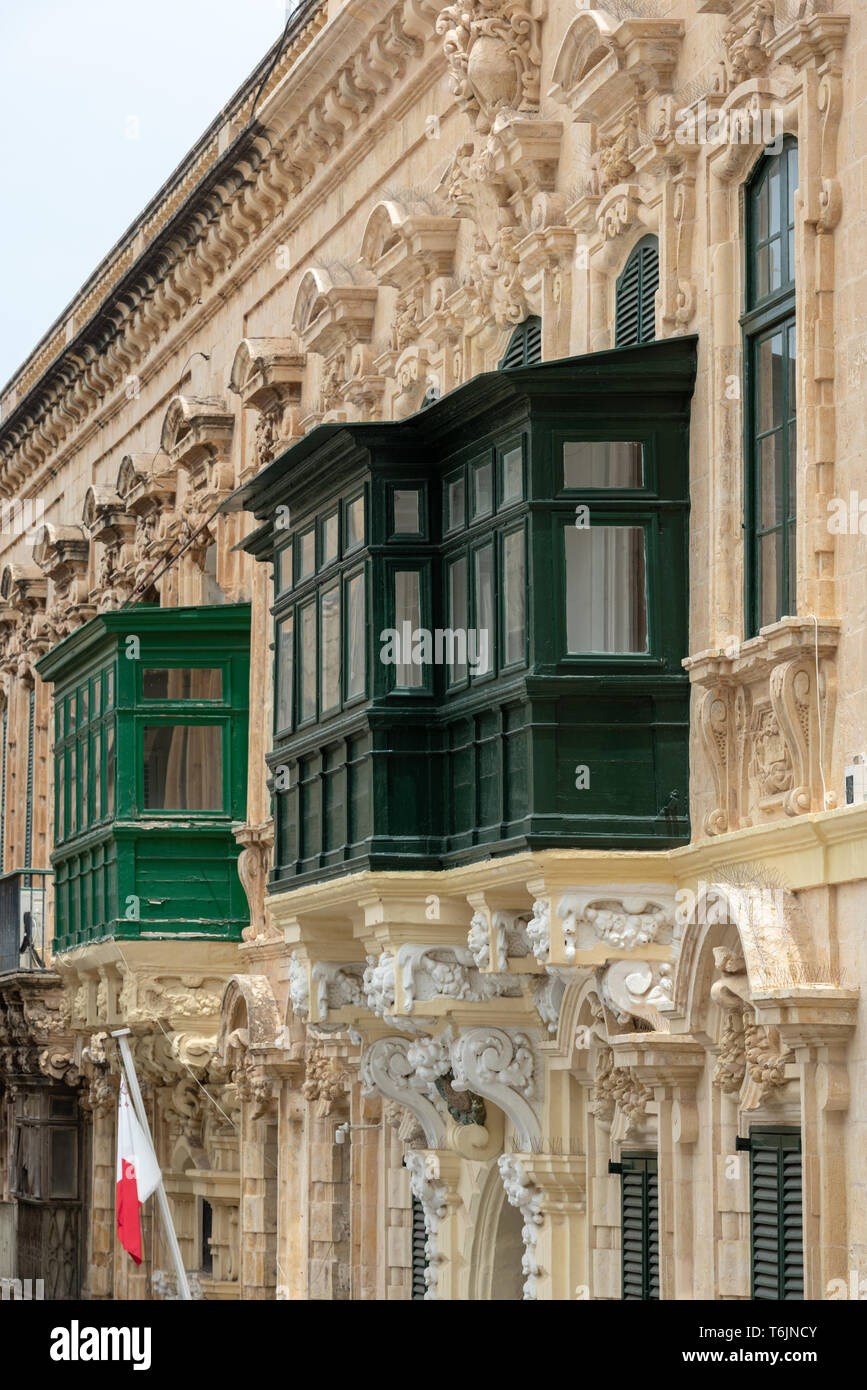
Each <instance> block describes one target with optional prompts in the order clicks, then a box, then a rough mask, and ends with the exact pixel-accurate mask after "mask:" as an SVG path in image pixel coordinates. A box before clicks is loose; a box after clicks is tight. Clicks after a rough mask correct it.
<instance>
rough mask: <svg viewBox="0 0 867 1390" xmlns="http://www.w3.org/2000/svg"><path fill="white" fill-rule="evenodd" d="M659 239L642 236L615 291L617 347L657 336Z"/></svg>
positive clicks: (647, 341)
mask: <svg viewBox="0 0 867 1390" xmlns="http://www.w3.org/2000/svg"><path fill="white" fill-rule="evenodd" d="M658 286H659V242H658V240H657V238H656V237H655V236H646V237H642V239H641V241H640V242H639V243H638V245H637V246H635V247H634V248H633V250H632V252H631V253H630V256H629V260H628V261H627V262H626V265H625V266H624V267H623V270H622V272H621V274H620V276H619V278H618V281H617V288H616V290H615V321H614V346H615V347H635V345H636V344H637V343H652V342H653V340H654V338H655V337H656V306H655V303H654V300H655V297H656V291H657V288H658Z"/></svg>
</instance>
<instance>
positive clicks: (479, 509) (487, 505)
mask: <svg viewBox="0 0 867 1390" xmlns="http://www.w3.org/2000/svg"><path fill="white" fill-rule="evenodd" d="M492 481H493V474H492V469H491V465H490V464H489V463H482V464H479V465H478V466H477V467H476V468H474V469H473V519H474V520H475V518H476V517H477V516H488V515H489V514H490V512H491V511H493V507H494V490H493V487H492Z"/></svg>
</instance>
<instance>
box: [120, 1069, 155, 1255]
mask: <svg viewBox="0 0 867 1390" xmlns="http://www.w3.org/2000/svg"><path fill="white" fill-rule="evenodd" d="M159 1181H160V1170H159V1165H158V1164H157V1161H156V1158H155V1156H154V1151H153V1149H152V1148H151V1144H150V1141H149V1139H148V1137H147V1135H146V1134H145V1133H144V1131H143V1130H142V1127H141V1125H140V1124H139V1122H138V1119H137V1118H136V1113H135V1111H134V1110H133V1108H132V1105H131V1103H130V1098H129V1092H128V1091H127V1089H126V1077H125V1076H124V1075H123V1074H121V1078H120V1094H119V1096H118V1105H117V1238H118V1240H119V1241H120V1243H121V1245H122V1246H123V1248H124V1250H126V1251H128V1253H129V1254H130V1255H132V1257H133V1259H134V1260H135V1262H136V1264H137V1265H140V1264H141V1221H140V1220H139V1207H140V1206H141V1204H142V1202H144V1201H145V1200H146V1199H147V1198H148V1197H149V1196H150V1195H151V1193H152V1192H153V1191H154V1190H155V1188H156V1187H157V1186H158V1185H159Z"/></svg>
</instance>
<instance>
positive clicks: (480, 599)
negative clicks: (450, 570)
mask: <svg viewBox="0 0 867 1390" xmlns="http://www.w3.org/2000/svg"><path fill="white" fill-rule="evenodd" d="M473 564H474V568H475V576H474V578H475V586H476V652H477V657H478V659H477V661H476V664H475V669H474V671H473V675H474V676H486V675H487V674H488V672H489V671H493V669H494V650H495V647H494V644H495V642H496V640H497V634H496V631H495V629H494V547H493V545H483V546H481V547H480V548H479V549H478V550H477V551H476V552H475V555H474V557H473Z"/></svg>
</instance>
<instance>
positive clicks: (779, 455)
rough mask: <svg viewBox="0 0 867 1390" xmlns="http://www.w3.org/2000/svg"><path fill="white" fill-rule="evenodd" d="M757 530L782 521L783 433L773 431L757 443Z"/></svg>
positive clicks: (765, 529)
mask: <svg viewBox="0 0 867 1390" xmlns="http://www.w3.org/2000/svg"><path fill="white" fill-rule="evenodd" d="M758 501H759V530H760V531H767V530H769V529H770V528H771V527H772V526H778V525H779V524H780V522H781V521H782V519H783V432H782V430H774V432H773V434H768V435H766V436H765V438H764V439H762V440H760V441H759V498H758Z"/></svg>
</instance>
